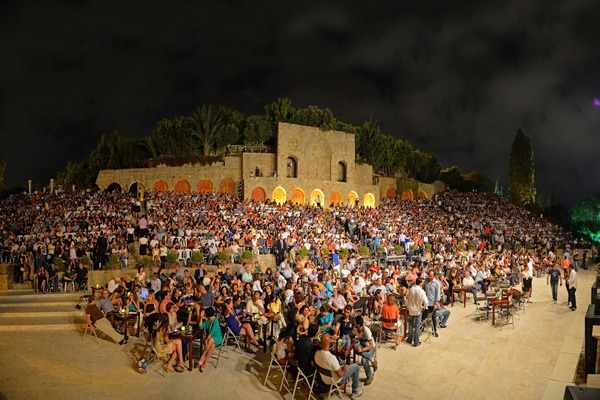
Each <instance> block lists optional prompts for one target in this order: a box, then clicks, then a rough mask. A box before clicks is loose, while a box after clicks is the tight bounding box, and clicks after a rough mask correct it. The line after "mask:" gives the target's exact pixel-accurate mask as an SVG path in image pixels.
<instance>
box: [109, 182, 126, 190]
mask: <svg viewBox="0 0 600 400" xmlns="http://www.w3.org/2000/svg"><path fill="white" fill-rule="evenodd" d="M115 190H117V191H119V192H120V191H121V190H123V189H122V188H121V185H119V184H118V183H116V182H113V183H111V184H110V185H108V187H107V188H106V191H107V192H114V191H115Z"/></svg>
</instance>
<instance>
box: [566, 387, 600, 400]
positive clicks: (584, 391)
mask: <svg viewBox="0 0 600 400" xmlns="http://www.w3.org/2000/svg"><path fill="white" fill-rule="evenodd" d="M598 399H600V389H598V388H588V387H579V386H566V387H565V395H564V397H563V400H598Z"/></svg>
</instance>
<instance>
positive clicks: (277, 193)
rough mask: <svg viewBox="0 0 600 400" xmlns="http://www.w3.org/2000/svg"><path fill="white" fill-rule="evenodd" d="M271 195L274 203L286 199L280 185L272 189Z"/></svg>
mask: <svg viewBox="0 0 600 400" xmlns="http://www.w3.org/2000/svg"><path fill="white" fill-rule="evenodd" d="M271 197H272V198H273V201H275V202H276V203H279V204H283V203H285V201H286V198H287V193H286V192H285V190H284V189H283V188H282V187H281V186H278V187H276V188H275V189H273V195H272V196H271Z"/></svg>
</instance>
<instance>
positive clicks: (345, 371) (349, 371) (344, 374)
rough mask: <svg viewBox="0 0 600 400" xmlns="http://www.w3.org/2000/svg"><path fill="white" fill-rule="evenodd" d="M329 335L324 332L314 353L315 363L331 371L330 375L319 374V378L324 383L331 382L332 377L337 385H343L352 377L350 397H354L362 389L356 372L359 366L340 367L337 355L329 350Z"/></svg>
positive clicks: (360, 393)
mask: <svg viewBox="0 0 600 400" xmlns="http://www.w3.org/2000/svg"><path fill="white" fill-rule="evenodd" d="M331 340H332V339H331V336H330V335H329V334H327V333H326V334H324V335H323V337H322V338H321V350H319V351H317V352H316V353H315V363H316V364H317V365H318V366H319V367H321V368H323V369H326V370H329V371H331V375H332V376H331V377H329V376H326V375H324V374H321V379H322V380H323V382H324V383H325V384H326V385H330V384H331V383H332V379H335V382H336V383H337V384H339V385H344V384H346V382H348V381H349V380H350V379H352V396H350V398H351V399H356V398H358V397H360V396H362V394H363V391H362V390H361V389H360V388H359V380H358V374H359V372H360V367H359V366H358V365H357V364H346V365H344V368H341V367H340V362H339V361H338V359H337V357H336V356H334V355H333V354H331V353H330V352H329V347H330V345H331Z"/></svg>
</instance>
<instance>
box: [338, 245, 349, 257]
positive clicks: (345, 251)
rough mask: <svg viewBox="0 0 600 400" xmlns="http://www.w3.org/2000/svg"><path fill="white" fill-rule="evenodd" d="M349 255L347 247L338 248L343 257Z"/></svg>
mask: <svg viewBox="0 0 600 400" xmlns="http://www.w3.org/2000/svg"><path fill="white" fill-rule="evenodd" d="M349 255H350V250H348V249H347V248H345V247H344V248H343V249H342V250H340V256H341V257H343V258H348V256H349Z"/></svg>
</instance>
